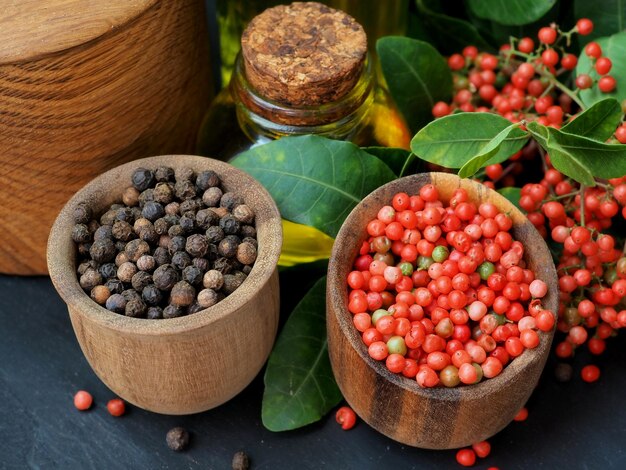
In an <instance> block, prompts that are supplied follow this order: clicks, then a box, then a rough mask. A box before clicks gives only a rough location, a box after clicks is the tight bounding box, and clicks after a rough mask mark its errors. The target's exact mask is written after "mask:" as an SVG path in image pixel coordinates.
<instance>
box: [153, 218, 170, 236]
mask: <svg viewBox="0 0 626 470" xmlns="http://www.w3.org/2000/svg"><path fill="white" fill-rule="evenodd" d="M170 227H171V225H170V224H169V223H168V222H167V220H166V219H165V218H164V217H161V218H160V219H157V220H155V221H154V231H155V232H156V233H158V234H159V235H163V234H166V233H167V231H168V230H169V228H170Z"/></svg>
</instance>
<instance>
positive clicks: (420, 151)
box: [411, 113, 528, 168]
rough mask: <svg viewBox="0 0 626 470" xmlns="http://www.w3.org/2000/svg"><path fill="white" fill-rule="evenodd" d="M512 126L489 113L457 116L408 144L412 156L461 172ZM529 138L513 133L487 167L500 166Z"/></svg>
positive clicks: (436, 124)
mask: <svg viewBox="0 0 626 470" xmlns="http://www.w3.org/2000/svg"><path fill="white" fill-rule="evenodd" d="M510 125H511V122H510V121H509V120H507V119H505V118H503V117H501V116H498V115H496V114H492V113H459V114H451V115H449V116H444V117H442V118H439V119H436V120H434V121H433V122H431V123H430V124H429V125H427V126H426V127H424V128H423V129H422V130H421V131H419V132H418V133H417V134H416V135H415V136H414V137H413V140H411V150H412V151H413V153H414V154H415V155H417V156H418V157H420V158H421V159H423V160H426V161H427V162H430V163H436V164H437V165H440V166H443V167H446V168H461V167H463V165H465V164H466V163H467V162H468V160H470V159H472V158H473V157H475V156H476V155H480V154H481V152H483V149H485V147H486V146H487V145H488V144H489V142H491V141H492V139H494V137H496V136H497V135H498V134H499V133H500V132H501V131H503V130H504V129H506V128H507V127H509V126H510ZM527 140H528V134H527V133H525V132H524V131H522V130H521V129H519V128H516V129H513V130H512V131H511V132H510V133H509V135H508V136H507V137H505V138H504V139H503V141H502V142H501V144H500V146H499V148H498V150H497V152H496V153H495V154H494V155H493V156H490V158H489V164H494V163H500V162H503V161H504V160H506V159H507V158H509V157H510V156H511V155H513V154H514V153H515V152H517V151H518V150H520V149H521V148H522V147H523V146H524V144H525V143H526V141H527Z"/></svg>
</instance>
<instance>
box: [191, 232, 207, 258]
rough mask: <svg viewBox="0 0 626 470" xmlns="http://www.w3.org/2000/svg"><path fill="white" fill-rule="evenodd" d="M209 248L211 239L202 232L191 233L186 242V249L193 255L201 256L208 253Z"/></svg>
mask: <svg viewBox="0 0 626 470" xmlns="http://www.w3.org/2000/svg"><path fill="white" fill-rule="evenodd" d="M208 250H209V240H208V239H207V237H206V236H204V235H202V234H199V233H196V234H194V235H191V236H189V237H188V238H187V240H186V242H185V251H186V252H187V253H189V254H190V255H191V256H193V257H196V258H201V257H203V256H204V255H206V253H207V251H208Z"/></svg>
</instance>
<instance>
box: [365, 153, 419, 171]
mask: <svg viewBox="0 0 626 470" xmlns="http://www.w3.org/2000/svg"><path fill="white" fill-rule="evenodd" d="M361 150H364V151H365V152H367V153H369V154H370V155H374V156H375V157H377V158H379V159H380V160H382V161H383V162H385V163H386V164H387V166H388V167H389V168H391V171H393V172H394V173H395V175H396V176H398V175H400V173H401V172H402V168H404V165H405V163H406V162H407V160H408V158H409V155H411V152H410V151H409V150H405V149H401V148H397V147H361Z"/></svg>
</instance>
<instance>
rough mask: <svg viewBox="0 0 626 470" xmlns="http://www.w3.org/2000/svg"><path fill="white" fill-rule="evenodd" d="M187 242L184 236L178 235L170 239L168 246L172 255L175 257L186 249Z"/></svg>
mask: <svg viewBox="0 0 626 470" xmlns="http://www.w3.org/2000/svg"><path fill="white" fill-rule="evenodd" d="M186 243H187V240H186V239H185V237H183V236H182V235H176V236H173V237H172V238H170V242H169V243H168V245H167V249H168V250H169V252H170V254H171V255H173V254H174V253H176V252H177V251H183V250H184V249H185V244H186Z"/></svg>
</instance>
